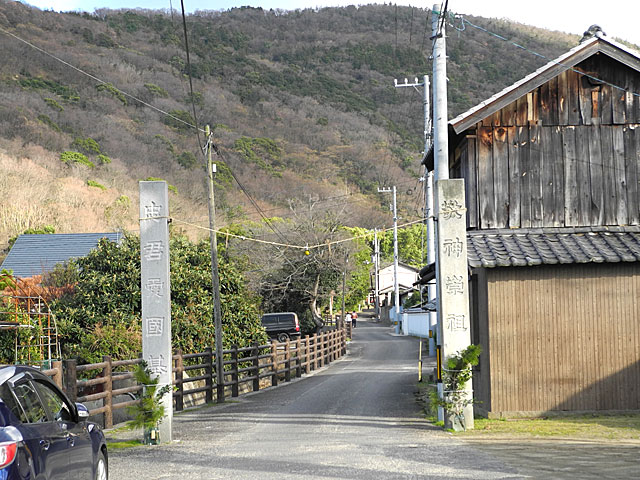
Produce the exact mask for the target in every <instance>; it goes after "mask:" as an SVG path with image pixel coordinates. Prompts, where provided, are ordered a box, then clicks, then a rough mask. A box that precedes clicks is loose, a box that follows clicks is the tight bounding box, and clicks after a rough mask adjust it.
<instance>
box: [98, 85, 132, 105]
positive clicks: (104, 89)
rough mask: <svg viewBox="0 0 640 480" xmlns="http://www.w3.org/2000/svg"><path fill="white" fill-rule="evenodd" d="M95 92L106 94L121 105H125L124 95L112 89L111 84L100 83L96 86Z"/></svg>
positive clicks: (114, 88)
mask: <svg viewBox="0 0 640 480" xmlns="http://www.w3.org/2000/svg"><path fill="white" fill-rule="evenodd" d="M96 90H97V91H99V92H105V93H108V94H109V95H111V96H112V97H114V98H117V99H118V100H120V101H121V102H122V104H123V105H127V99H126V97H125V96H124V94H123V93H122V92H121V91H120V90H118V89H117V88H116V87H114V86H113V84H111V83H101V84H100V85H96Z"/></svg>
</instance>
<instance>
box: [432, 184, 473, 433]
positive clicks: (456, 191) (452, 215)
mask: <svg viewBox="0 0 640 480" xmlns="http://www.w3.org/2000/svg"><path fill="white" fill-rule="evenodd" d="M436 201H437V208H438V227H437V229H438V255H437V259H438V262H437V268H438V270H437V277H436V278H437V282H438V313H439V319H440V322H439V325H438V335H439V336H440V339H441V345H442V365H443V368H444V367H445V366H446V361H447V359H448V358H449V357H450V356H451V355H454V354H457V353H459V352H461V351H462V350H464V349H465V348H467V347H468V346H469V345H470V344H471V325H470V318H469V283H468V271H467V268H468V267H467V225H466V217H467V216H466V208H465V198H464V180H463V179H459V178H456V179H451V180H438V181H437V182H436ZM444 393H445V395H446V393H447V392H446V391H445V392H444ZM465 397H466V398H468V399H471V398H473V390H472V382H471V380H470V381H468V382H467V385H466V388H465ZM447 417H449V416H448V415H447ZM447 417H445V423H449V422H451V418H447ZM464 419H465V424H466V428H468V429H469V428H473V405H469V406H467V407H466V408H465V409H464ZM447 426H449V425H447Z"/></svg>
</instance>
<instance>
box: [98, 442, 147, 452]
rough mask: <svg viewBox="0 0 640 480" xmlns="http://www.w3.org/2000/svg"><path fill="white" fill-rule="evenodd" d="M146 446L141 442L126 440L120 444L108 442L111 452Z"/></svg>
mask: <svg viewBox="0 0 640 480" xmlns="http://www.w3.org/2000/svg"><path fill="white" fill-rule="evenodd" d="M141 445H144V444H143V443H142V442H141V441H140V440H124V441H119V442H108V443H107V447H108V448H109V450H121V449H123V448H131V447H139V446H141Z"/></svg>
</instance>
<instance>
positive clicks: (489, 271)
mask: <svg viewBox="0 0 640 480" xmlns="http://www.w3.org/2000/svg"><path fill="white" fill-rule="evenodd" d="M449 152H450V153H449V173H450V177H451V178H464V180H465V195H466V203H467V205H466V206H467V245H468V263H469V267H470V271H471V276H470V289H469V290H470V292H471V293H470V307H471V317H472V318H471V335H472V342H473V343H475V344H480V345H482V347H483V354H482V355H481V357H480V364H479V365H478V367H477V369H476V370H475V372H474V380H473V389H474V396H475V398H476V399H477V400H479V401H480V402H481V403H479V404H478V405H476V407H475V408H476V411H477V413H480V414H483V415H487V416H492V417H500V416H505V417H506V416H515V415H523V414H526V415H548V414H550V413H555V412H562V411H595V412H602V411H614V410H616V411H621V410H636V411H637V410H640V301H639V299H640V53H638V52H635V51H633V50H631V49H629V48H627V47H626V46H624V45H621V44H619V43H616V42H614V41H611V40H609V39H607V38H606V37H604V36H603V35H601V34H598V35H596V36H594V37H593V38H591V39H588V40H586V41H584V42H583V43H581V44H579V45H578V46H576V47H575V48H573V49H571V50H570V51H569V52H567V53H566V54H564V55H562V56H561V57H559V58H557V59H556V60H553V61H551V62H549V63H548V64H547V65H545V66H543V67H541V68H540V69H538V70H537V71H536V72H533V73H532V74H531V75H529V76H527V77H525V78H524V79H522V80H520V81H518V82H516V83H515V84H513V85H512V86H510V87H508V88H506V89H504V90H503V91H501V92H499V93H497V94H496V95H494V96H492V97H491V98H489V99H488V100H486V101H485V102H482V103H481V104H479V105H477V106H475V107H473V108H471V109H470V110H469V111H467V112H465V113H463V114H461V115H459V116H458V117H456V118H454V119H452V120H450V122H449ZM430 162H432V154H429V155H427V157H426V158H425V163H426V164H427V167H429V164H430ZM428 272H431V270H430V269H429V268H425V269H423V273H424V276H423V278H424V279H425V280H426V279H427V273H428Z"/></svg>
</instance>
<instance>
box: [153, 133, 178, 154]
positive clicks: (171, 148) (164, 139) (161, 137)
mask: <svg viewBox="0 0 640 480" xmlns="http://www.w3.org/2000/svg"><path fill="white" fill-rule="evenodd" d="M153 138H156V139H158V140H160V141H161V142H162V143H163V144H164V146H165V147H167V150H168V151H169V152H170V153H171V154H172V155H175V153H176V148H175V147H174V146H173V143H171V140H169V139H168V138H167V137H165V136H164V135H160V134H158V135H156V136H155V137H153Z"/></svg>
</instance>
